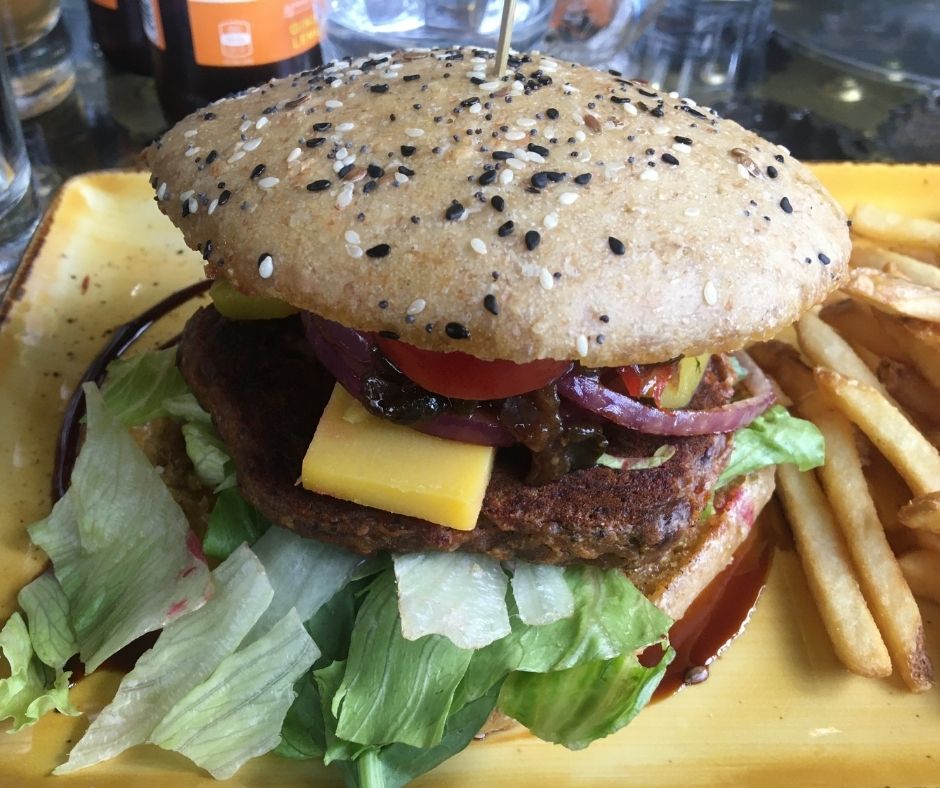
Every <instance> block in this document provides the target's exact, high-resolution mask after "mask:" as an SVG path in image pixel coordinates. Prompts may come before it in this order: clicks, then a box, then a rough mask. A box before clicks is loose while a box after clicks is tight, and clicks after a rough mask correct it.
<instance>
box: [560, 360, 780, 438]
mask: <svg viewBox="0 0 940 788" xmlns="http://www.w3.org/2000/svg"><path fill="white" fill-rule="evenodd" d="M735 358H736V359H737V360H738V362H739V363H740V364H741V366H742V367H744V368H745V369H746V370H747V371H748V376H747V380H746V385H747V387H748V389H750V391H751V396H750V397H748V398H747V399H742V400H738V401H736V402H730V403H728V404H727V405H722V406H720V407H718V408H712V409H710V410H660V409H659V408H654V407H652V406H650V405H644V404H643V403H642V402H639V401H638V400H635V399H633V398H632V397H628V396H626V395H625V394H620V393H619V392H617V391H614V390H612V389H609V388H607V386H605V385H604V384H603V383H601V382H600V381H599V380H597V378H593V377H588V376H587V375H578V374H576V373H569V374H567V375H565V376H564V377H563V378H562V379H561V380H559V381H558V393H559V394H560V395H561V396H562V397H564V398H565V399H568V400H571V401H572V402H574V403H576V404H578V405H580V406H581V407H582V408H584V409H585V410H589V411H591V412H592V413H596V414H598V415H600V416H603V417H604V418H606V419H607V420H608V421H612V422H613V423H614V424H619V425H620V426H621V427H628V428H630V429H632V430H638V431H639V432H645V433H647V434H650V435H710V434H712V433H716V432H734V431H735V430H738V429H741V428H742V427H745V426H747V425H748V424H750V423H751V422H752V421H753V420H754V419H756V418H757V417H758V416H759V415H760V414H761V413H763V412H764V411H765V410H767V408H769V407H770V406H771V405H772V404H773V402H774V392H773V389H772V388H771V386H770V381H768V380H767V378H766V377H765V376H764V373H763V372H762V371H761V369H760V367H758V366H757V365H756V364H755V363H754V362H753V361H751V359H750V358H749V357H748V356H747V355H746V354H745V353H736V354H735Z"/></svg>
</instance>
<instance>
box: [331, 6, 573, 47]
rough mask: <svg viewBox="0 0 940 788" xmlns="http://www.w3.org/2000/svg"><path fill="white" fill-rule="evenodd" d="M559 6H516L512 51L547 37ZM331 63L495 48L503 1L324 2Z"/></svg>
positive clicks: (532, 44)
mask: <svg viewBox="0 0 940 788" xmlns="http://www.w3.org/2000/svg"><path fill="white" fill-rule="evenodd" d="M554 7H555V0H517V2H516V17H515V23H514V24H513V28H512V32H513V35H512V46H513V47H514V48H515V49H519V50H523V49H532V48H533V47H535V46H536V45H537V44H538V43H539V42H540V41H541V40H542V38H543V37H544V35H545V33H546V31H547V29H548V21H549V19H550V17H551V14H552V11H553V9H554ZM321 8H322V10H323V11H325V16H326V25H325V29H326V37H325V43H324V54H325V55H326V57H327V58H329V59H333V58H340V57H349V56H358V55H367V54H369V53H370V52H384V51H386V50H389V49H403V48H407V47H434V46H450V45H452V44H465V45H470V46H482V47H491V48H492V47H495V46H496V42H497V39H498V38H499V25H500V20H501V15H502V10H503V0H323V2H322V5H321Z"/></svg>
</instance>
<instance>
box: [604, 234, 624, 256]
mask: <svg viewBox="0 0 940 788" xmlns="http://www.w3.org/2000/svg"><path fill="white" fill-rule="evenodd" d="M607 243H608V244H609V245H610V251H612V252H613V253H614V254H623V253H624V252H625V251H626V247H625V246H624V245H623V241H621V240H620V239H619V238H614V237H613V236H612V235H611V236H610V237H609V238H608V239H607Z"/></svg>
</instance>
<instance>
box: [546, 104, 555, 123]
mask: <svg viewBox="0 0 940 788" xmlns="http://www.w3.org/2000/svg"><path fill="white" fill-rule="evenodd" d="M545 114H546V115H547V116H548V117H549V119H550V120H558V110H557V109H555V108H554V107H549V108H548V109H547V110H545Z"/></svg>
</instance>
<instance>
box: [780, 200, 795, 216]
mask: <svg viewBox="0 0 940 788" xmlns="http://www.w3.org/2000/svg"><path fill="white" fill-rule="evenodd" d="M780 208H781V209H782V210H783V212H784V213H793V206H792V205H790V200H789V199H787V198H786V197H784V198H783V199H782V200H781V201H780Z"/></svg>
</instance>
